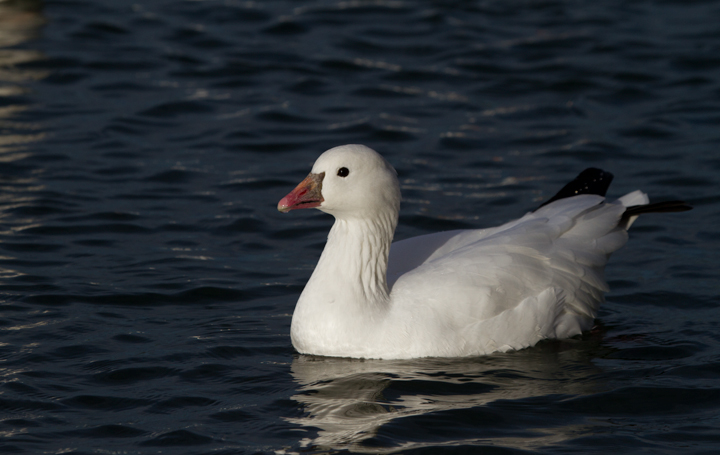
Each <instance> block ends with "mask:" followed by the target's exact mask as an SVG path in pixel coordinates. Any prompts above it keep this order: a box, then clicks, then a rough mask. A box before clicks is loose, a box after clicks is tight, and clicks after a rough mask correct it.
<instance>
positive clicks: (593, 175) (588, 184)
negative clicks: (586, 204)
mask: <svg viewBox="0 0 720 455" xmlns="http://www.w3.org/2000/svg"><path fill="white" fill-rule="evenodd" d="M612 179H613V175H612V174H611V173H609V172H607V171H603V170H602V169H597V168H594V167H590V168H587V169H585V170H584V171H582V172H581V173H580V174H578V176H577V177H575V179H574V180H573V181H572V182H570V183H568V184H567V185H565V186H564V187H563V188H562V189H561V190H560V191H558V192H557V194H556V195H555V196H553V197H551V198H550V199H548V200H547V201H545V202H543V203H542V204H541V205H540V207H544V206H546V205H548V204H550V203H551V202H555V201H557V200H558V199H565V198H568V197H573V196H577V195H580V194H597V195H599V196H605V193H607V190H608V188H609V187H610V183H611V182H612ZM540 207H538V208H537V209H539V208H540ZM537 209H535V210H537Z"/></svg>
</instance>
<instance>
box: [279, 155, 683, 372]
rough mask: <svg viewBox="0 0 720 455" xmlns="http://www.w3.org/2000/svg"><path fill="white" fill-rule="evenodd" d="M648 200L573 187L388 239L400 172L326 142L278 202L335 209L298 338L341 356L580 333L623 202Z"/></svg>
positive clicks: (305, 349)
mask: <svg viewBox="0 0 720 455" xmlns="http://www.w3.org/2000/svg"><path fill="white" fill-rule="evenodd" d="M600 172H601V171H600ZM601 175H607V176H609V177H610V178H611V175H610V174H601ZM607 183H608V184H609V182H607ZM604 188H607V184H606V185H605V187H604ZM602 194H604V190H603V191H602ZM558 196H560V195H558ZM558 196H556V197H558ZM645 204H648V197H647V195H645V194H644V193H642V192H640V191H635V192H632V193H629V194H627V195H625V196H623V197H621V198H620V199H618V200H616V201H612V202H608V201H605V198H604V197H603V196H602V195H599V194H580V195H576V196H572V197H562V198H559V199H557V200H554V201H552V202H550V203H546V204H545V205H543V206H541V207H540V208H539V209H537V210H536V211H534V212H530V213H528V214H526V215H525V216H523V217H522V218H520V219H517V220H515V221H511V222H509V223H506V224H503V225H501V226H498V227H495V228H489V229H478V230H455V231H446V232H439V233H435V234H429V235H423V236H419V237H414V238H410V239H407V240H402V241H399V242H395V243H392V239H393V235H394V232H395V227H396V225H397V221H398V213H399V208H400V187H399V184H398V180H397V174H396V172H395V170H394V169H393V168H392V166H391V165H390V164H389V163H388V162H387V161H386V160H385V159H384V158H383V157H382V156H380V155H379V154H378V153H377V152H375V151H374V150H372V149H370V148H368V147H365V146H362V145H346V146H341V147H336V148H333V149H330V150H328V151H327V152H325V153H323V154H322V155H321V156H320V157H319V158H318V159H317V161H316V162H315V164H314V166H313V168H312V171H311V173H310V175H309V176H308V178H306V179H305V180H304V181H303V182H302V183H301V184H300V185H298V187H297V188H295V190H293V191H292V192H291V193H290V194H288V195H287V196H286V197H284V198H283V199H282V200H281V201H280V203H279V204H278V209H279V210H280V211H283V212H286V211H289V210H293V209H297V208H311V207H315V208H318V209H320V210H322V211H324V212H327V213H330V214H332V215H333V216H334V217H335V223H334V225H333V227H332V229H331V230H330V233H329V235H328V240H327V244H326V246H325V249H324V250H323V253H322V255H321V257H320V260H319V261H318V264H317V267H316V268H315V271H314V272H313V274H312V276H311V278H310V280H309V281H308V283H307V285H306V286H305V289H304V290H303V292H302V294H301V296H300V299H299V300H298V302H297V305H296V308H295V312H294V313H293V318H292V325H291V339H292V343H293V346H294V347H295V348H296V349H297V351H298V352H300V353H304V354H315V355H325V356H339V357H355V358H376V359H378V358H379V359H398V358H415V357H459V356H474V355H484V354H489V353H492V352H495V351H508V350H513V349H522V348H526V347H529V346H533V345H534V344H536V343H537V342H538V341H540V340H542V339H546V338H567V337H572V336H574V335H577V334H580V333H581V332H582V331H584V330H588V329H589V328H591V327H592V324H593V321H594V318H595V315H596V312H597V309H598V306H599V305H600V304H601V303H602V301H603V298H604V297H603V296H604V292H606V291H607V290H608V286H607V284H606V282H605V280H604V276H603V275H604V267H605V264H606V262H607V260H608V257H609V255H610V254H611V253H612V252H613V251H615V250H617V249H619V248H620V247H622V246H623V245H624V244H625V243H626V241H627V239H628V236H627V228H628V227H629V225H630V224H631V223H632V221H633V220H634V218H635V215H632V216H628V214H627V213H626V210H628V209H627V208H628V207H635V206H644V205H645ZM684 209H687V208H686V206H684V208H682V210H684ZM678 210H681V209H678ZM641 212H642V211H638V212H637V213H641ZM633 213H635V212H633Z"/></svg>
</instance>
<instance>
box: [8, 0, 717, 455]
mask: <svg viewBox="0 0 720 455" xmlns="http://www.w3.org/2000/svg"><path fill="white" fill-rule="evenodd" d="M719 17H720V2H719V1H692V2H689V1H680V0H677V1H636V2H624V1H619V0H618V1H605V2H598V1H584V0H576V1H570V0H567V1H553V0H548V1H468V2H460V1H454V2H439V1H435V2H433V1H421V2H409V1H391V0H377V1H362V0H361V1H311V2H299V1H263V2H243V1H233V0H227V1H219V0H217V1H216V0H208V1H145V2H138V3H136V4H131V3H130V2H123V1H113V0H104V1H98V0H92V1H90V0H76V1H74V0H66V1H48V2H41V1H21V0H8V1H5V2H0V213H1V218H0V373H1V375H2V379H1V385H0V452H3V453H21V454H23V453H24V454H36V453H65V454H91V453H92V454H105V453H128V454H155V453H172V454H243V453H247V454H254V453H279V454H282V453H296V452H300V453H317V454H328V453H336V452H367V453H390V452H393V453H396V452H402V453H422V454H436V453H478V452H479V453H492V454H510V453H548V454H550V453H552V454H561V453H563V454H566V453H567V454H570V453H572V454H575V453H597V454H607V453H627V454H637V453H653V454H675V453H683V454H685V453H692V454H715V453H717V452H718V450H720V297H719V295H720V282H719V280H718V276H719V274H720V264H719V263H718V262H719V261H718V250H719V247H720V196H719V195H720V179H719V178H718V175H719V174H720V21H719V20H718V18H719ZM345 143H364V144H367V145H369V146H371V147H373V148H376V149H377V150H378V151H380V152H381V153H383V154H384V155H385V156H386V157H387V158H388V159H389V160H390V162H392V163H393V164H394V165H395V166H396V168H397V169H398V171H399V173H400V177H401V182H402V186H403V193H404V203H403V208H402V212H401V220H400V227H399V230H398V233H397V236H396V238H406V237H408V236H411V235H417V234H421V233H425V232H433V231H436V230H442V229H454V228H474V227H486V226H492V225H496V224H499V223H501V222H504V221H507V220H509V219H512V218H514V217H517V216H520V215H522V214H523V213H525V212H526V211H527V210H528V209H531V208H533V207H535V206H536V205H538V204H539V203H540V201H542V200H543V199H546V198H547V197H549V196H551V195H552V194H553V193H554V192H555V191H556V190H557V189H559V188H560V187H561V186H562V184H563V183H565V182H566V181H568V180H570V179H572V178H573V177H574V176H575V175H576V174H577V173H578V172H579V171H580V170H582V169H584V168H585V167H589V166H595V167H602V168H604V169H607V170H609V171H611V172H613V173H614V174H615V176H616V178H615V182H614V183H613V186H612V187H611V190H610V194H611V195H614V196H619V195H622V194H624V193H625V192H628V191H631V190H634V189H638V188H639V189H643V190H645V191H646V192H648V193H649V194H650V197H651V199H652V200H654V201H658V200H663V199H684V200H686V201H688V202H690V203H691V204H693V205H694V206H695V210H693V211H692V212H687V213H684V214H668V215H656V216H648V217H646V218H644V219H641V220H639V221H638V222H637V223H636V225H635V226H634V227H633V229H632V232H631V241H630V243H629V244H628V245H627V247H626V248H625V249H623V250H621V251H620V252H618V253H617V254H616V255H614V257H613V259H612V260H611V261H610V265H609V267H608V271H607V277H608V280H609V282H610V284H611V287H612V291H611V292H610V294H609V295H608V297H607V303H606V304H605V305H604V307H603V308H602V310H601V312H600V317H599V319H598V326H597V327H596V328H595V329H594V330H593V331H592V332H590V333H587V334H585V335H584V336H583V337H581V338H577V339H572V340H567V341H562V342H558V341H553V342H544V343H541V344H540V345H539V346H537V347H535V348H531V349H526V350H523V351H520V352H514V353H507V354H497V355H491V356H487V357H482V358H472V359H456V360H442V359H424V360H412V361H351V360H344V359H327V358H319V357H307V356H300V355H297V354H296V353H295V352H294V350H293V348H292V346H291V344H290V338H289V335H288V333H289V326H290V316H291V314H292V311H293V307H294V304H295V301H296V299H297V297H298V295H299V293H300V292H301V290H302V287H303V285H304V283H305V282H306V280H307V279H308V277H309V275H310V273H311V271H312V269H313V267H314V264H315V262H316V260H317V258H318V256H319V254H320V251H321V249H322V247H323V244H324V239H325V236H326V233H327V230H328V229H329V227H330V225H331V222H332V220H331V219H330V218H329V217H328V216H326V215H323V214H321V213H319V212H317V211H304V212H302V211H301V212H293V213H291V214H289V215H283V214H280V213H278V212H277V211H276V210H275V204H276V203H277V201H278V200H279V199H280V198H281V197H282V196H284V195H285V194H286V193H287V192H288V191H289V190H290V189H292V188H293V187H294V185H295V184H296V183H297V182H299V181H300V180H301V179H302V178H303V177H304V176H305V175H306V174H307V172H308V171H309V169H310V166H311V165H312V162H313V161H314V159H315V158H316V157H317V155H319V154H320V153H321V152H322V151H324V150H325V149H327V148H330V147H332V146H335V145H340V144H345Z"/></svg>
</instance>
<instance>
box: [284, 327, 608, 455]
mask: <svg viewBox="0 0 720 455" xmlns="http://www.w3.org/2000/svg"><path fill="white" fill-rule="evenodd" d="M590 338H592V336H591V337H590ZM597 341H598V340H592V339H590V340H587V339H585V340H566V341H548V342H544V343H541V344H540V345H538V346H536V347H535V348H531V349H526V350H523V351H518V352H510V353H500V354H495V355H490V356H484V357H476V358H463V359H414V360H399V361H387V360H353V359H341V358H329V357H314V356H304V355H299V356H297V357H296V358H295V359H294V361H293V364H292V367H291V372H292V375H293V377H294V379H295V381H296V382H297V383H299V386H300V387H299V392H300V393H298V394H296V395H295V396H294V397H293V399H295V400H297V401H298V402H299V403H301V404H302V406H303V408H304V411H305V413H306V415H305V416H303V417H300V418H288V419H287V420H288V421H289V422H291V423H293V424H297V425H301V426H303V427H305V428H306V429H308V430H310V431H311V433H312V434H315V433H316V436H315V437H308V438H305V439H303V440H302V441H301V442H300V444H301V446H302V447H314V448H318V449H336V450H337V449H342V450H351V451H354V452H365V453H377V452H383V453H387V452H388V450H406V449H413V448H421V447H424V446H435V447H437V446H457V445H463V444H478V443H485V444H491V445H502V446H506V447H516V448H524V449H532V448H537V447H541V446H544V445H547V444H553V443H557V442H560V441H563V440H565V439H567V438H568V437H569V435H571V434H572V435H574V436H577V434H578V432H580V433H582V428H579V426H578V425H581V424H578V423H572V422H569V421H562V422H558V421H557V419H555V420H553V419H546V418H545V415H544V414H545V410H544V409H543V408H544V407H545V405H546V404H547V403H556V402H561V401H563V400H568V399H572V398H573V397H577V396H582V395H588V394H594V393H598V392H602V391H604V390H605V387H604V385H603V384H602V380H601V379H598V378H599V376H601V375H600V373H601V370H600V369H598V368H597V367H596V366H594V365H593V362H592V359H593V358H595V357H596V356H597V355H598V350H599V349H603V348H601V347H600V346H599V343H598V342H597ZM550 406H553V405H552V404H551V405H550ZM518 416H521V419H522V420H523V421H522V422H521V423H520V422H517V418H518ZM528 429H531V430H532V434H531V435H528V434H527V433H528V431H529V430H528ZM519 433H523V434H524V436H518V434H519Z"/></svg>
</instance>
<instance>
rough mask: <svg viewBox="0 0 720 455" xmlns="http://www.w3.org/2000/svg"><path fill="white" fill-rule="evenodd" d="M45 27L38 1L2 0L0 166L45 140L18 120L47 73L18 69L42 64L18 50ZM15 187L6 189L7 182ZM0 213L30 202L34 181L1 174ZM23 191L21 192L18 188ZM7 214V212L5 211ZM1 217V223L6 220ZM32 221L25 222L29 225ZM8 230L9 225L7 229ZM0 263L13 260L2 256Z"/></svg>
mask: <svg viewBox="0 0 720 455" xmlns="http://www.w3.org/2000/svg"><path fill="white" fill-rule="evenodd" d="M44 24H45V18H44V17H43V15H42V2H41V1H37V0H7V1H1V0H0V163H9V162H15V161H19V160H22V159H25V158H27V157H29V156H30V153H29V152H28V151H27V144H28V143H31V142H36V141H39V140H41V139H42V138H43V137H44V133H43V132H42V131H40V129H41V126H40V125H38V124H37V123H33V122H26V121H20V120H18V119H17V117H18V116H19V115H20V114H21V113H22V112H23V111H25V110H27V109H28V108H29V106H28V104H27V99H26V98H24V96H25V95H27V94H28V93H29V92H30V91H29V89H28V88H27V87H26V86H25V85H24V84H27V83H28V82H30V81H34V80H38V79H42V78H43V77H45V76H46V75H47V73H46V72H45V71H39V70H33V69H22V68H19V67H18V66H19V65H22V64H26V63H29V62H33V61H36V60H42V59H43V58H44V56H43V54H42V53H41V52H38V51H34V50H28V49H18V48H15V47H17V46H20V45H22V44H24V43H27V42H29V41H31V40H33V39H36V38H37V37H38V36H39V34H40V31H41V28H42V26H43V25H44ZM8 181H10V182H12V185H10V186H8V185H6V182H8ZM0 185H2V187H0V188H1V189H2V191H1V192H0V209H6V208H8V207H14V206H16V205H17V204H21V203H23V201H27V199H28V196H27V194H26V192H27V191H28V190H30V191H36V190H37V189H38V188H37V186H35V179H34V178H32V179H29V178H26V179H24V180H21V179H20V178H19V176H18V175H15V174H14V173H13V170H12V168H8V169H7V170H6V171H4V172H2V173H0ZM18 187H20V188H23V191H22V192H18V191H17V188H18ZM3 211H4V210H3ZM4 217H5V215H4V214H0V220H1V219H2V218H4ZM31 222H32V220H23V224H29V223H31ZM4 228H8V225H4ZM1 259H3V260H6V259H13V258H10V257H5V256H3V257H2V258H1ZM19 274H20V272H17V271H15V270H9V269H7V268H4V267H3V268H0V278H12V277H15V276H17V275H19Z"/></svg>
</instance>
